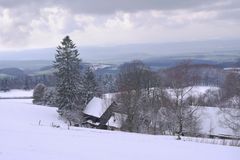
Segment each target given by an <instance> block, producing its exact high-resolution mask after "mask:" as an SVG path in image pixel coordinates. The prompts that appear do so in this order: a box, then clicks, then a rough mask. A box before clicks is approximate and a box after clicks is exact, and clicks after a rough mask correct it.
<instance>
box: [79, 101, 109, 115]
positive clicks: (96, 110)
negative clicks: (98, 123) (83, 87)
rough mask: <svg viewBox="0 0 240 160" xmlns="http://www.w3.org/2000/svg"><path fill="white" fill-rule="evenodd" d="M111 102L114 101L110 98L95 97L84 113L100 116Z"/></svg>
mask: <svg viewBox="0 0 240 160" xmlns="http://www.w3.org/2000/svg"><path fill="white" fill-rule="evenodd" d="M111 104H112V101H111V100H109V99H105V98H104V99H102V98H98V97H93V99H92V100H91V101H90V102H89V103H88V104H87V106H86V108H85V109H84V111H83V113H85V114H87V115H91V116H94V117H97V118H100V117H101V116H102V115H103V113H104V112H105V111H106V110H107V109H108V107H109V106H110V105H111Z"/></svg>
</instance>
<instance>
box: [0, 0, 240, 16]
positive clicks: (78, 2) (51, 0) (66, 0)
mask: <svg viewBox="0 0 240 160" xmlns="http://www.w3.org/2000/svg"><path fill="white" fill-rule="evenodd" d="M226 2H229V3H226ZM219 3H223V4H224V3H226V5H223V6H224V7H228V6H231V7H236V5H237V6H238V7H239V3H238V0H228V1H226V0H184V1H182V0H87V1H86V0H41V1H40V0H8V1H6V0H0V6H3V7H8V8H16V7H21V6H29V7H33V6H34V7H35V8H36V9H37V8H40V7H46V6H61V7H64V8H67V9H69V10H71V11H74V12H77V13H87V14H110V13H113V12H116V11H126V12H135V11H142V10H150V9H155V10H174V9H199V8H205V9H206V8H208V7H211V6H215V4H219Z"/></svg>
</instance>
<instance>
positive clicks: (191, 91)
mask: <svg viewBox="0 0 240 160" xmlns="http://www.w3.org/2000/svg"><path fill="white" fill-rule="evenodd" d="M208 90H210V91H217V90H219V87H214V86H193V87H186V88H184V89H183V92H184V94H185V93H186V95H185V96H184V99H186V98H188V97H189V96H195V97H199V96H201V95H203V94H205V93H206V92H207V91H208ZM167 92H168V94H170V95H171V96H172V98H175V97H176V93H175V91H174V90H173V89H171V88H169V89H167Z"/></svg>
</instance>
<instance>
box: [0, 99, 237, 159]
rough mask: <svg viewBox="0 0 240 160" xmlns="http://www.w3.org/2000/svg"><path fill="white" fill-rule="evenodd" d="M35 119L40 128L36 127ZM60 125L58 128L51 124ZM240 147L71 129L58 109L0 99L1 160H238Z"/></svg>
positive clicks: (114, 132) (26, 101) (28, 101)
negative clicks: (59, 116)
mask: <svg viewBox="0 0 240 160" xmlns="http://www.w3.org/2000/svg"><path fill="white" fill-rule="evenodd" d="M39 120H41V124H40V125H39ZM52 123H54V124H55V125H60V128H55V127H52V126H51V124H52ZM239 157H240V148H237V147H229V146H221V145H212V144H201V143H195V142H186V141H177V140H175V139H174V138H173V137H167V136H150V135H141V134H133V133H122V132H116V131H103V130H96V129H86V128H70V130H67V126H66V124H64V123H63V122H62V121H61V120H59V119H58V114H57V112H56V108H50V107H44V106H36V105H33V104H31V100H0V160H33V159H34V160H43V159H44V160H66V159H69V160H75V159H76V160H79V159H84V160H133V159H136V160H146V159H149V160H159V159H164V160H175V159H178V160H193V159H194V160H203V159H212V160H215V159H217V160H238V159H239Z"/></svg>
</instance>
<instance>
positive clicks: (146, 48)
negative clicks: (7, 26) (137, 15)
mask: <svg viewBox="0 0 240 160" xmlns="http://www.w3.org/2000/svg"><path fill="white" fill-rule="evenodd" d="M78 49H79V52H80V58H81V59H82V60H83V61H84V62H89V63H111V64H120V63H123V62H126V61H130V60H134V59H140V60H146V59H151V58H155V57H157V58H162V57H181V58H184V57H185V58H197V59H205V60H209V59H210V58H211V59H212V58H213V59H214V60H215V61H216V59H217V58H219V59H220V60H226V59H227V60H233V59H234V58H236V57H239V56H240V40H209V41H196V42H180V43H159V44H157V43H154V44H128V45H118V46H108V47H96V46H92V47H91V46H89V47H79V48H78ZM55 50H56V48H43V49H29V50H22V51H0V61H3V60H4V61H6V60H18V61H20V60H21V61H23V60H31V61H33V60H35V61H36V60H44V61H52V60H53V59H54V55H55V53H56V51H55ZM208 57H210V58H208ZM224 58H225V59H224Z"/></svg>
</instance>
